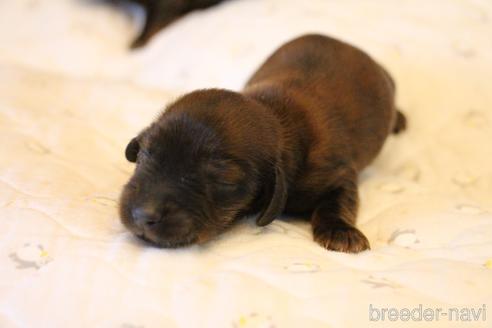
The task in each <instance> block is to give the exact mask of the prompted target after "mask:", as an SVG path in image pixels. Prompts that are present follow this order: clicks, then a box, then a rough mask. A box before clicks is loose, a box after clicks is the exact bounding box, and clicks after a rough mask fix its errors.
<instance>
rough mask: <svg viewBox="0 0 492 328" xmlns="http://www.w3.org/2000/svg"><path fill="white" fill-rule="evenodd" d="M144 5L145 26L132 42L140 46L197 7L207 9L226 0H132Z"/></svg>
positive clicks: (134, 45) (135, 46)
mask: <svg viewBox="0 0 492 328" xmlns="http://www.w3.org/2000/svg"><path fill="white" fill-rule="evenodd" d="M131 1H133V2H136V3H138V4H140V5H142V6H143V7H144V9H145V12H146V14H147V17H146V20H145V24H144V28H143V30H142V32H141V33H140V35H139V36H138V37H137V38H136V39H135V40H134V41H133V43H132V44H131V47H132V48H138V47H141V46H143V45H145V44H146V43H147V41H148V40H149V39H150V38H151V37H152V36H154V34H156V33H157V32H159V31H160V30H161V29H162V28H164V27H166V26H167V25H169V24H170V23H172V22H174V21H175V20H176V19H178V18H180V17H182V16H184V15H186V14H187V13H189V12H191V11H193V10H196V9H205V8H208V7H211V6H214V5H216V4H218V3H219V2H222V1H224V0H131Z"/></svg>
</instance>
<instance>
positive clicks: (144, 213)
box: [132, 206, 162, 228]
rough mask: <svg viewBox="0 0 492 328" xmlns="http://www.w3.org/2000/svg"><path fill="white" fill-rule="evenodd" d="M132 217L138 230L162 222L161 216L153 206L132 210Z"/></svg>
mask: <svg viewBox="0 0 492 328" xmlns="http://www.w3.org/2000/svg"><path fill="white" fill-rule="evenodd" d="M132 216H133V220H134V222H135V224H136V225H137V226H138V227H140V228H144V227H151V226H153V225H154V224H156V223H159V222H161V220H162V216H161V215H160V213H159V211H158V210H157V208H156V207H154V206H142V207H136V208H134V209H133V210H132Z"/></svg>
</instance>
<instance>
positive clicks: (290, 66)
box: [120, 35, 405, 252]
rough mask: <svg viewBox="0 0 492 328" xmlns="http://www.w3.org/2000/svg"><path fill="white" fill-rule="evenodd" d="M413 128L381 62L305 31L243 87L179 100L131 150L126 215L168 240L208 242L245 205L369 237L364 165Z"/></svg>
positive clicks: (343, 237)
mask: <svg viewBox="0 0 492 328" xmlns="http://www.w3.org/2000/svg"><path fill="white" fill-rule="evenodd" d="M404 127H405V118H404V116H403V115H402V114H401V113H400V112H397V111H396V110H395V104H394V84H393V81H392V80H391V78H390V77H389V75H388V74H387V73H386V72H385V71H384V69H383V68H381V66H379V65H378V64H377V63H375V62H374V61H373V60H372V59H371V58H370V57H369V56H367V55H366V54H365V53H363V52H362V51H360V50H358V49H356V48H354V47H352V46H350V45H348V44H345V43H343V42H340V41H337V40H334V39H331V38H328V37H325V36H321V35H307V36H303V37H301V38H298V39H295V40H293V41H291V42H289V43H287V44H285V45H284V46H282V47H281V48H280V49H278V50H277V51H276V52H275V53H274V54H273V55H272V56H271V57H270V58H269V59H268V60H267V61H266V62H265V63H264V64H263V66H261V67H260V69H259V70H258V71H257V72H256V73H255V74H254V75H253V77H252V78H251V79H250V81H249V82H248V83H247V85H246V88H245V89H244V90H243V92H242V93H236V92H232V91H227V90H217V89H210V90H200V91H195V92H192V93H190V94H187V95H185V96H183V97H182V98H180V99H179V100H177V101H176V102H175V103H173V104H171V105H170V106H169V107H168V108H167V110H166V111H165V112H164V113H163V114H162V115H161V116H160V117H159V118H158V119H157V120H156V121H155V122H154V123H152V124H151V125H150V126H149V127H148V128H146V129H145V130H143V132H141V133H140V134H139V135H138V136H137V137H136V138H134V139H133V140H132V141H131V142H130V143H129V145H128V146H127V149H126V157H127V159H128V160H130V161H133V162H135V161H136V162H137V167H136V170H135V174H134V175H133V177H132V178H131V179H130V181H129V183H128V184H127V185H126V186H125V188H124V190H123V193H122V196H121V202H120V214H121V218H122V222H123V224H124V225H125V226H126V227H128V228H129V229H130V230H131V231H132V232H134V233H135V234H136V235H137V236H140V237H142V238H144V239H146V240H149V241H151V242H153V243H156V244H158V245H161V246H165V247H176V246H181V245H185V244H190V243H194V242H204V241H206V240H209V239H210V238H212V237H214V236H216V235H217V234H218V233H220V232H221V231H223V230H224V229H226V228H227V227H228V226H230V225H231V224H232V223H233V222H234V221H235V220H236V219H238V218H240V217H241V216H243V215H246V214H250V213H255V212H259V213H260V214H259V216H258V218H257V221H256V222H257V224H258V225H260V226H263V225H266V224H269V223H270V222H272V221H273V220H274V219H275V218H276V217H278V216H279V215H280V214H282V213H287V214H294V215H300V216H307V217H309V218H310V220H311V224H312V228H313V234H314V239H315V240H316V241H317V242H318V243H320V244H321V245H322V246H323V247H326V248H327V249H331V250H337V251H346V252H360V251H362V250H365V249H368V248H369V242H368V240H367V239H366V237H365V236H364V235H363V234H362V233H361V232H360V231H359V230H358V229H357V228H356V227H355V219H356V213H357V204H358V194H357V174H358V172H359V171H360V170H362V169H363V168H364V167H365V166H366V165H367V164H369V163H370V162H371V160H372V159H373V158H374V157H375V156H376V155H377V153H378V152H379V151H380V149H381V147H382V145H383V143H384V141H385V139H386V137H387V136H388V135H389V134H390V133H391V132H392V131H393V132H398V131H400V130H402V129H404Z"/></svg>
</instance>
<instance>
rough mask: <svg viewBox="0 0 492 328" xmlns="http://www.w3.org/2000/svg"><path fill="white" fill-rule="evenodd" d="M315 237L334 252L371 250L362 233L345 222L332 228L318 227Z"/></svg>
mask: <svg viewBox="0 0 492 328" xmlns="http://www.w3.org/2000/svg"><path fill="white" fill-rule="evenodd" d="M313 235H314V240H315V241H316V242H317V243H318V244H320V245H321V246H323V247H324V248H326V249H328V250H332V251H337V252H346V253H359V252H362V251H365V250H366V249H370V248H371V247H370V246H369V241H368V240H367V238H366V236H364V234H363V233H362V232H360V231H359V230H358V229H357V228H356V227H354V226H352V225H350V224H348V223H345V222H343V221H340V222H337V223H336V224H334V225H332V226H328V225H326V226H323V227H316V228H314V229H313Z"/></svg>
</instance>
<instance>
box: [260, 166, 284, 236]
mask: <svg viewBox="0 0 492 328" xmlns="http://www.w3.org/2000/svg"><path fill="white" fill-rule="evenodd" d="M278 164H279V163H277V165H274V166H272V171H273V172H272V173H274V174H275V186H273V187H272V188H269V192H268V193H267V194H268V195H267V199H268V198H270V203H269V204H268V205H267V206H266V207H265V208H264V209H263V210H262V211H261V213H260V215H259V216H258V218H257V219H256V225H258V226H260V227H262V226H266V225H267V224H270V223H271V222H272V221H273V220H275V219H276V218H277V217H278V216H279V215H280V214H282V212H283V210H284V207H285V202H286V201H287V182H286V180H285V174H284V171H283V170H282V168H280V167H279V165H278Z"/></svg>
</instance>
